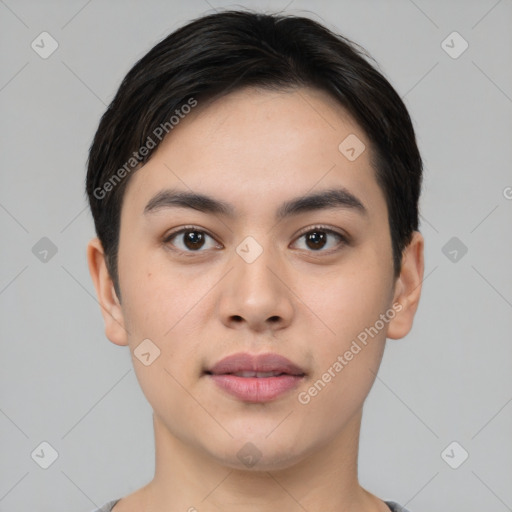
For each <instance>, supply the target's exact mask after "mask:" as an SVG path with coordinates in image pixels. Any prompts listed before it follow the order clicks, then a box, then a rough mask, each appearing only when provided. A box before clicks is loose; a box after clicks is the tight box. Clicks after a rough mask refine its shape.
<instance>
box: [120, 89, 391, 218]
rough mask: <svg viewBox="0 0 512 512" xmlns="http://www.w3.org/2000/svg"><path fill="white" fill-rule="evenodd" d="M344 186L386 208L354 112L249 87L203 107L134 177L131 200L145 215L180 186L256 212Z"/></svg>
mask: <svg viewBox="0 0 512 512" xmlns="http://www.w3.org/2000/svg"><path fill="white" fill-rule="evenodd" d="M347 141H348V142H347ZM352 149H354V151H352V152H351V150H352ZM347 150H349V152H348V153H347ZM354 152H355V156H356V158H353V157H354ZM340 185H341V186H343V187H345V188H346V189H348V190H349V191H351V192H352V193H354V195H357V196H359V197H362V198H363V200H364V197H366V198H367V201H365V202H372V204H374V205H375V206H377V207H379V206H381V207H384V208H385V201H384V198H383V195H382V192H381V191H380V188H379V187H378V185H377V182H376V180H375V172H374V169H373V167H372V165H371V148H370V141H369V140H368V138H367V136H366V134H365V133H364V131H363V130H362V129H361V128H360V127H359V126H358V125H357V123H356V122H355V121H354V120H353V119H352V117H351V116H350V115H349V114H348V112H347V111H346V110H345V109H344V108H343V107H342V106H341V105H340V104H339V103H338V102H337V101H336V100H334V99H333V98H331V97H330V96H329V95H328V94H326V93H324V92H322V91H319V90H315V89H307V88H301V89H296V90H288V91H269V90H262V89H254V88H245V89H240V90H237V91H235V92H232V93H230V94H228V95H226V96H223V97H221V98H219V99H217V100H215V101H213V102H211V103H203V104H201V102H198V105H197V106H196V107H195V108H194V109H193V110H192V111H191V112H190V113H189V114H187V115H185V116H183V117H182V118H181V119H180V121H179V123H178V124H177V125H175V126H174V127H173V129H172V131H171V132H170V133H169V135H168V136H167V137H166V138H165V139H164V140H163V142H162V143H161V144H160V146H159V147H158V148H157V150H156V151H155V153H154V154H153V155H152V158H151V159H150V160H149V162H148V163H147V164H146V165H145V166H144V167H142V168H141V169H140V170H139V171H137V172H136V173H135V174H134V175H133V176H132V177H131V179H130V183H129V186H128V189H127V191H126V197H125V199H126V200H129V201H132V200H133V201H136V202H138V203H140V204H139V207H138V210H140V208H141V207H142V209H143V205H142V202H143V201H147V200H149V199H150V196H151V195H154V193H156V192H158V191H159V190H161V189H163V188H177V187H178V188H180V189H182V190H188V191H194V192H198V193H210V192H212V191H214V192H215V193H216V195H217V196H219V197H222V198H223V199H224V200H226V201H228V202H231V203H233V204H235V203H236V202H237V201H238V202H240V201H243V202H244V206H245V207H247V208H249V207H253V208H256V207H257V206H258V205H261V206H263V205H264V204H265V207H268V205H269V204H271V203H272V202H275V203H276V204H277V203H279V204H280V203H282V201H283V199H286V196H290V197H296V196H298V195H303V194H305V193H306V192H308V191H311V190H313V189H314V188H315V187H317V188H321V189H325V188H328V187H335V186H340Z"/></svg>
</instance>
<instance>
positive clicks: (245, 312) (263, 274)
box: [218, 248, 294, 333]
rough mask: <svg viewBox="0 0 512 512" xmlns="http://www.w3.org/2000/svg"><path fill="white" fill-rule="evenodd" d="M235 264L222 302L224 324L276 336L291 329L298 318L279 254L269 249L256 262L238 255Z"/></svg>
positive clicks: (225, 282) (225, 281)
mask: <svg viewBox="0 0 512 512" xmlns="http://www.w3.org/2000/svg"><path fill="white" fill-rule="evenodd" d="M241 254H242V253H241ZM232 263H233V265H234V268H233V270H232V271H231V272H229V273H228V275H227V276H226V279H223V280H222V289H221V296H220V301H219V303H218V307H219V314H220V317H221V320H222V322H223V323H224V325H226V326H227V327H229V328H232V329H250V330H252V331H255V332H263V331H271V332H272V333H273V332H274V331H277V330H280V329H284V328H285V327H287V326H289V325H290V323H291V321H292V318H293V315H294V305H293V302H292V299H293V292H292V291H291V286H290V285H291V283H289V282H287V281H289V278H288V279H287V275H286V271H285V267H284V263H283V262H280V261H279V256H278V255H276V253H275V251H272V250H271V249H270V248H265V249H263V252H262V253H261V254H260V255H259V256H258V257H257V258H256V259H255V260H254V261H251V259H244V258H243V257H241V256H240V255H239V254H238V253H235V254H234V255H233V261H232Z"/></svg>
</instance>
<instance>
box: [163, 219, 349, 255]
mask: <svg viewBox="0 0 512 512" xmlns="http://www.w3.org/2000/svg"><path fill="white" fill-rule="evenodd" d="M190 231H192V232H197V233H202V234H204V235H207V236H209V237H210V238H211V239H213V240H215V238H214V237H213V236H212V235H210V234H209V233H208V232H207V231H205V230H204V229H200V228H198V227H197V226H185V227H182V228H180V229H179V230H176V231H173V232H172V233H169V234H168V235H167V236H165V237H164V240H163V243H164V244H169V243H170V242H171V240H173V239H174V238H175V237H177V236H179V235H181V234H183V233H187V232H190ZM315 231H320V232H323V233H327V234H330V235H334V236H336V237H338V239H339V243H338V245H337V247H334V248H331V249H328V250H323V249H319V250H317V251H315V250H312V249H310V250H307V252H310V253H312V254H316V253H324V254H331V253H333V252H336V251H338V250H339V249H340V248H341V246H343V245H347V244H348V243H349V239H348V238H347V237H346V236H344V235H342V234H341V233H339V232H338V231H335V230H334V229H331V228H329V227H328V226H322V225H316V226H313V227H310V228H306V229H305V230H303V231H301V232H300V233H299V235H298V236H297V238H296V240H299V239H300V238H302V237H303V236H304V235H307V234H308V233H313V232H315ZM171 245H172V244H171ZM172 250H175V251H177V252H181V253H184V254H186V255H194V254H197V253H201V252H206V250H203V249H202V248H200V249H198V250H197V251H192V250H183V249H178V248H176V247H174V248H173V249H172Z"/></svg>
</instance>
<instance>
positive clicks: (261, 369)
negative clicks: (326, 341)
mask: <svg viewBox="0 0 512 512" xmlns="http://www.w3.org/2000/svg"><path fill="white" fill-rule="evenodd" d="M239 372H258V373H270V372H273V373H275V374H276V375H274V376H263V377H257V376H248V377H244V376H237V375H233V374H235V373H239ZM205 374H206V376H207V377H209V378H210V379H211V380H212V381H213V382H214V383H215V384H216V385H217V386H218V387H219V388H221V389H222V390H223V391H225V392H226V393H228V394H230V395H232V396H234V397H236V398H238V399H239V400H242V401H244V402H252V403H257V402H268V401H271V400H275V399H276V398H278V397H279V396H281V395H283V394H284V393H286V392H288V391H290V390H292V389H294V388H295V387H297V386H298V385H299V384H300V382H301V381H302V379H303V378H304V377H305V375H306V373H305V371H304V370H303V369H302V368H300V367H299V366H297V365H296V364H294V363H292V362H291V361H290V360H289V359H287V358H286V357H283V356H280V355H279V354H272V353H268V354H259V355H255V356H254V355H251V354H248V353H239V354H233V355H231V356H228V357H226V358H224V359H222V360H220V361H219V362H217V363H216V364H215V365H214V366H213V367H212V368H210V369H209V370H207V371H206V372H205Z"/></svg>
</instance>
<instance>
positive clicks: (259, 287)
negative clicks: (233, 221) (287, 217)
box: [234, 234, 281, 293]
mask: <svg viewBox="0 0 512 512" xmlns="http://www.w3.org/2000/svg"><path fill="white" fill-rule="evenodd" d="M256 237H257V238H256ZM278 258H279V257H278V251H277V250H276V248H275V247H273V245H272V240H271V237H269V236H268V235H261V234H260V235H256V236H247V237H245V238H244V240H242V242H241V243H240V244H239V245H238V246H237V247H236V257H235V258H234V264H235V272H234V274H235V276H234V277H235V278H236V279H237V288H238V289H243V288H246V291H247V292H249V293H251V291H257V292H258V293H269V292H274V293H279V290H278V288H279V286H278V283H277V282H276V281H279V280H277V279H276V277H275V275H274V273H275V272H276V270H277V269H278V268H280V267H281V265H280V262H279V261H278ZM271 269H272V271H271Z"/></svg>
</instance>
